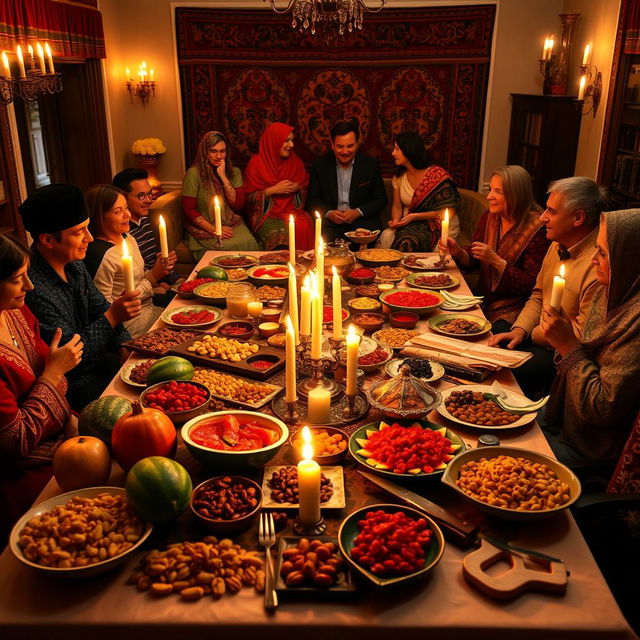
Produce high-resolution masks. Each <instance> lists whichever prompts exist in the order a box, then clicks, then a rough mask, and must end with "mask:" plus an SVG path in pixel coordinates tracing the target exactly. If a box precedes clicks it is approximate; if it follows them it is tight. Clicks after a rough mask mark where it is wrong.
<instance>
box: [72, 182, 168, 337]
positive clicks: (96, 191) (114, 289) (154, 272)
mask: <svg viewBox="0 0 640 640" xmlns="http://www.w3.org/2000/svg"><path fill="white" fill-rule="evenodd" d="M86 198H87V206H88V208H89V219H90V222H89V230H90V231H91V233H92V235H93V237H94V240H93V242H91V243H90V244H89V246H88V247H87V255H86V256H85V258H84V262H85V265H86V266H87V271H88V272H89V274H90V275H91V277H92V278H93V281H94V283H95V285H96V287H97V288H98V290H99V291H100V293H102V295H103V296H104V297H105V298H106V299H107V300H108V301H109V302H113V301H114V300H115V299H116V298H118V297H119V296H121V295H122V294H123V292H124V284H125V283H124V273H123V271H122V244H123V240H126V243H127V248H128V250H129V254H130V255H131V256H132V263H133V282H134V286H135V288H136V289H137V290H138V291H139V292H140V294H139V295H140V302H141V303H142V312H141V313H140V315H138V316H136V317H135V318H132V319H131V320H128V321H127V322H125V323H124V326H125V327H126V329H127V330H128V331H129V333H130V334H131V337H132V338H137V337H139V336H141V335H143V334H145V333H146V332H147V331H148V330H149V328H150V327H151V325H152V324H153V323H154V322H155V321H156V320H157V319H158V317H159V316H160V314H161V313H162V308H161V307H155V306H154V305H153V290H154V287H155V286H156V285H157V284H158V281H159V280H160V279H161V278H163V277H165V276H166V275H167V274H168V273H170V271H171V269H167V268H165V266H164V263H163V262H162V260H158V261H156V263H155V264H154V265H153V268H151V269H149V270H148V271H146V272H145V270H144V260H143V258H142V255H141V254H140V249H139V248H138V243H137V242H136V239H135V238H134V237H133V236H132V235H130V234H129V220H130V219H131V214H130V213H129V209H128V207H127V199H126V194H125V192H124V191H122V190H121V189H118V187H113V186H111V185H110V184H97V185H95V186H93V187H91V188H90V189H89V190H88V191H87V193H86Z"/></svg>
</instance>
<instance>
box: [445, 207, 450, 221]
mask: <svg viewBox="0 0 640 640" xmlns="http://www.w3.org/2000/svg"><path fill="white" fill-rule="evenodd" d="M444 219H445V220H446V221H447V222H449V209H445V210H444Z"/></svg>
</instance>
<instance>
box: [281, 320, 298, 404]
mask: <svg viewBox="0 0 640 640" xmlns="http://www.w3.org/2000/svg"><path fill="white" fill-rule="evenodd" d="M286 325H287V331H286V334H285V338H286V342H285V344H286V357H285V363H286V366H287V371H286V387H285V391H284V400H285V402H295V401H296V400H297V399H298V394H297V393H296V334H295V332H294V330H293V324H292V322H291V317H290V316H287V320H286Z"/></svg>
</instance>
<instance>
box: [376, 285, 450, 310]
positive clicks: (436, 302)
mask: <svg viewBox="0 0 640 640" xmlns="http://www.w3.org/2000/svg"><path fill="white" fill-rule="evenodd" d="M400 293H402V294H414V297H417V294H421V297H426V296H430V299H431V303H430V304H425V305H423V306H420V307H414V306H410V305H406V304H400V303H398V302H394V301H393V298H392V296H393V297H395V296H396V294H400ZM389 298H392V299H391V301H390V300H389ZM380 302H382V304H384V305H386V306H387V307H389V309H391V310H392V311H411V312H413V313H417V314H418V315H419V316H426V315H428V314H429V313H431V312H432V311H433V310H434V309H436V308H437V307H439V306H440V305H441V304H442V303H443V302H444V298H443V297H442V296H441V295H440V294H439V293H438V292H437V291H431V290H429V291H428V292H427V291H423V290H422V289H391V290H390V291H384V292H383V293H381V294H380Z"/></svg>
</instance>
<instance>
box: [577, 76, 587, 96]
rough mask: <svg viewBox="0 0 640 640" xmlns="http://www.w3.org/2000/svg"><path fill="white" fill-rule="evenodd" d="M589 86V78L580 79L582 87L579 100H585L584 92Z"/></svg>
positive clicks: (579, 91)
mask: <svg viewBox="0 0 640 640" xmlns="http://www.w3.org/2000/svg"><path fill="white" fill-rule="evenodd" d="M586 86H587V76H582V77H581V78H580V87H579V88H578V100H584V92H585V89H586Z"/></svg>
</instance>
